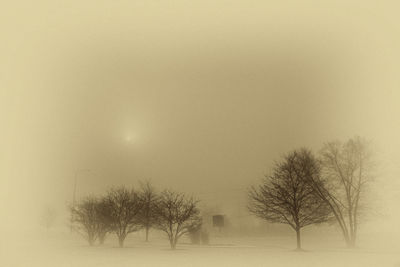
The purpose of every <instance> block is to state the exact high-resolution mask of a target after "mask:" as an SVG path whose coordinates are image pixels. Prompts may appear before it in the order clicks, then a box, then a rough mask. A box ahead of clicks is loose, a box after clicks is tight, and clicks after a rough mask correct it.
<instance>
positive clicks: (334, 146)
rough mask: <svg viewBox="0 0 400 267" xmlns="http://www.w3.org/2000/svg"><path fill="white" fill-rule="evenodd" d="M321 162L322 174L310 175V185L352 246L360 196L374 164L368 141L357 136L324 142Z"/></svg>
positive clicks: (361, 197) (357, 221)
mask: <svg viewBox="0 0 400 267" xmlns="http://www.w3.org/2000/svg"><path fill="white" fill-rule="evenodd" d="M321 163H322V174H323V175H322V176H319V177H312V178H313V179H310V182H311V185H312V186H313V187H314V188H315V191H316V192H317V193H318V195H319V196H320V197H321V198H322V199H323V200H324V201H325V203H327V204H328V205H329V207H330V209H331V210H332V212H333V214H334V216H335V218H336V220H337V222H338V224H339V226H340V229H341V231H342V233H343V236H344V239H345V241H346V244H347V246H348V247H354V246H355V245H356V239H357V228H358V224H359V215H360V207H361V202H362V201H361V200H362V199H363V195H364V193H365V186H366V184H367V183H368V182H369V181H370V180H371V170H372V168H373V165H374V164H373V162H372V159H371V153H370V150H369V147H368V143H367V142H366V141H365V140H363V139H361V138H360V137H355V138H353V139H350V140H348V141H347V142H345V143H341V142H338V141H336V142H330V143H327V144H325V145H324V147H323V149H322V150H321Z"/></svg>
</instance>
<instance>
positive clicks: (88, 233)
mask: <svg viewBox="0 0 400 267" xmlns="http://www.w3.org/2000/svg"><path fill="white" fill-rule="evenodd" d="M98 203H99V201H98V199H97V198H95V197H92V196H91V197H87V198H85V199H84V200H82V201H80V202H78V203H77V204H75V205H73V206H71V207H70V211H71V218H72V229H74V230H75V231H76V232H77V233H79V234H80V235H82V236H83V237H84V238H85V239H86V240H87V241H88V242H89V245H90V246H93V245H94V243H95V241H96V240H97V238H98V237H99V232H100V230H101V225H100V224H99V209H98Z"/></svg>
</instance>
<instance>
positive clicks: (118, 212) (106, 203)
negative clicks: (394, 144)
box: [70, 137, 374, 249]
mask: <svg viewBox="0 0 400 267" xmlns="http://www.w3.org/2000/svg"><path fill="white" fill-rule="evenodd" d="M371 155H372V154H371V150H370V146H369V143H368V142H367V141H365V140H364V139H362V138H360V137H355V138H352V139H349V140H348V141H346V142H340V141H334V142H328V143H326V144H324V146H323V147H322V149H321V150H320V151H319V152H318V153H313V152H312V151H311V150H310V149H307V148H301V149H297V150H293V151H291V152H289V153H287V154H286V155H284V156H283V157H282V158H281V159H280V160H278V161H276V162H275V164H274V165H273V167H272V170H271V171H270V173H269V174H268V175H266V176H265V177H264V179H263V180H262V182H261V183H260V184H259V185H257V186H252V187H251V188H250V190H249V191H248V205H247V207H248V210H249V212H250V213H252V214H254V215H255V216H257V217H259V218H261V219H264V220H266V221H268V222H271V223H282V224H287V225H289V226H290V227H291V228H292V229H293V230H294V231H295V233H296V240H297V249H301V229H302V228H304V227H306V226H309V225H313V224H321V223H325V222H336V223H337V225H338V226H339V228H340V231H341V233H342V235H343V238H344V240H345V242H346V245H347V246H348V247H350V248H352V247H355V246H356V241H357V233H358V226H359V224H360V221H361V219H362V218H363V217H362V216H361V215H362V212H363V207H365V205H366V204H367V201H366V188H367V186H368V183H369V182H370V181H371V180H372V170H373V167H374V164H373V161H372V156H371ZM70 211H71V223H72V225H73V228H74V229H75V230H76V231H77V232H78V233H80V234H81V235H82V236H83V237H84V238H85V239H86V240H87V241H88V242H89V244H90V245H94V244H95V242H97V241H98V242H99V243H100V244H102V243H103V242H104V240H105V238H106V236H107V235H109V234H115V235H116V236H117V237H118V242H119V246H120V247H123V246H124V241H125V239H126V237H127V236H128V235H129V234H130V233H132V232H136V231H139V230H142V229H144V230H145V232H146V241H148V238H149V229H151V228H155V229H158V230H161V231H163V232H164V233H165V234H166V236H167V237H168V240H169V243H170V246H171V248H172V249H175V248H176V245H177V243H178V241H179V239H180V238H181V237H182V236H183V235H185V234H190V235H192V237H196V234H197V235H198V234H199V233H200V232H199V231H200V229H201V226H202V219H201V216H200V210H199V208H198V201H197V200H195V199H194V198H193V197H189V196H187V195H185V194H183V193H178V192H175V191H171V190H164V191H162V192H160V193H157V192H156V190H155V189H154V187H153V186H152V185H151V184H150V183H149V182H146V183H141V186H140V188H139V190H136V189H134V188H131V189H129V188H127V187H125V186H121V187H117V188H111V189H110V190H108V192H107V193H106V194H105V195H103V196H100V197H95V196H89V197H87V198H85V199H83V200H81V201H80V202H78V203H77V204H75V205H73V206H71V207H70ZM205 239H206V240H207V243H208V237H207V238H205Z"/></svg>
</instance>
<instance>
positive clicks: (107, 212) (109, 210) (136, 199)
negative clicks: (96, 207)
mask: <svg viewBox="0 0 400 267" xmlns="http://www.w3.org/2000/svg"><path fill="white" fill-rule="evenodd" d="M142 207H143V202H142V200H141V198H140V196H139V195H138V193H137V192H136V191H135V190H133V189H132V190H128V189H127V188H125V187H123V186H122V187H119V188H114V189H111V190H110V191H109V192H108V194H107V195H106V197H105V198H104V208H103V212H102V214H103V216H104V217H105V218H106V220H107V222H108V223H109V224H110V226H111V229H112V231H113V232H114V233H115V234H116V235H117V237H118V242H119V246H120V247H123V246H124V241H125V238H126V237H127V236H128V234H129V233H132V232H135V231H138V230H140V229H141V225H140V212H141V210H142Z"/></svg>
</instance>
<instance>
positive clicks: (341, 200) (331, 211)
mask: <svg viewBox="0 0 400 267" xmlns="http://www.w3.org/2000/svg"><path fill="white" fill-rule="evenodd" d="M373 166H374V164H373V161H372V157H371V152H370V147H369V144H368V142H367V141H365V140H364V139H362V138H360V137H355V138H352V139H349V140H348V141H346V142H344V143H343V142H340V141H335V142H329V143H326V144H325V145H324V146H323V148H322V149H321V151H320V152H319V153H318V155H315V154H314V153H313V152H312V151H311V150H309V149H306V148H302V149H298V150H294V151H292V152H290V153H288V154H286V155H285V156H283V157H282V158H281V159H280V160H279V161H277V162H276V163H275V164H274V167H273V169H272V171H271V173H270V174H269V175H267V176H266V177H265V179H264V180H263V181H262V183H261V184H259V185H258V186H253V187H251V189H250V190H249V192H248V197H249V203H248V209H249V211H250V212H251V213H253V214H254V215H256V216H257V217H259V218H262V219H264V220H267V221H269V222H272V223H283V224H288V225H289V226H290V227H291V228H292V229H293V230H294V231H295V232H296V237H297V249H301V238H300V230H301V229H302V228H303V227H305V226H307V225H312V224H320V223H323V222H329V221H333V222H336V223H337V224H338V225H339V228H340V230H341V232H342V234H343V237H344V240H345V242H346V245H347V246H348V247H354V246H355V245H356V240H357V232H358V226H359V223H360V219H361V216H360V215H361V211H362V208H363V206H365V204H366V198H365V193H366V192H365V191H366V186H367V185H368V183H369V182H370V181H371V178H372V172H371V170H372V169H373Z"/></svg>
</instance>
